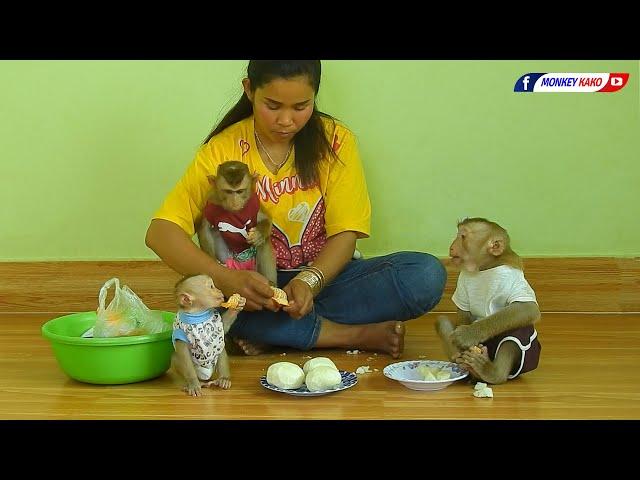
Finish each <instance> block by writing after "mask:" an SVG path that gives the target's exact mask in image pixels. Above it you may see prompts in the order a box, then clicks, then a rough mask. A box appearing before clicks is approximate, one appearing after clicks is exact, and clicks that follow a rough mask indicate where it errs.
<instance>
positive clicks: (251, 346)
mask: <svg viewBox="0 0 640 480" xmlns="http://www.w3.org/2000/svg"><path fill="white" fill-rule="evenodd" d="M224 345H225V349H226V350H227V353H228V354H229V355H260V354H261V353H265V352H268V351H270V350H273V347H271V346H270V345H267V344H262V343H251V342H249V341H248V340H244V339H242V338H232V337H229V336H226V337H225V338H224Z"/></svg>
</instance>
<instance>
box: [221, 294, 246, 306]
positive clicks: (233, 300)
mask: <svg viewBox="0 0 640 480" xmlns="http://www.w3.org/2000/svg"><path fill="white" fill-rule="evenodd" d="M241 298H242V297H241V296H240V294H239V293H234V294H233V295H231V296H230V297H229V300H227V301H226V302H223V303H221V304H220V306H221V307H224V308H231V309H236V308H238V305H239V304H240V299H241Z"/></svg>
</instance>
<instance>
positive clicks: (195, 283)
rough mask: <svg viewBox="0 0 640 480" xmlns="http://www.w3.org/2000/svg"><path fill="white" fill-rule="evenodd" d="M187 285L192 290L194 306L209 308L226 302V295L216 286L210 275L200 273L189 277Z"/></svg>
mask: <svg viewBox="0 0 640 480" xmlns="http://www.w3.org/2000/svg"><path fill="white" fill-rule="evenodd" d="M187 282H188V285H185V287H187V288H188V289H189V290H190V293H191V301H192V305H193V308H198V309H203V310H204V309H209V308H215V307H219V306H220V304H221V303H222V302H224V295H223V294H222V292H221V291H220V290H219V289H218V288H217V287H216V286H215V284H214V283H213V280H212V279H211V277H209V276H208V275H198V276H197V277H193V278H190V279H188V280H187V281H186V282H185V283H187Z"/></svg>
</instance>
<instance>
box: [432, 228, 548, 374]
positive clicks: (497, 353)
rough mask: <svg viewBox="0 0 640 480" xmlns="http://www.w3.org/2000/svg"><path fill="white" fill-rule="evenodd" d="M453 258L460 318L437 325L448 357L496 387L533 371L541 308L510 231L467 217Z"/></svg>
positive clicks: (537, 353)
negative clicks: (523, 268)
mask: <svg viewBox="0 0 640 480" xmlns="http://www.w3.org/2000/svg"><path fill="white" fill-rule="evenodd" d="M449 255H450V256H451V262H452V264H453V265H454V266H456V267H458V268H459V269H460V275H459V277H458V283H457V286H456V290H455V292H454V294H453V297H452V300H453V302H454V303H455V304H456V306H457V307H458V310H457V318H456V321H455V322H451V321H450V320H449V319H448V318H447V317H445V316H441V317H439V318H438V320H437V321H436V331H437V332H438V334H439V336H440V338H441V340H442V343H443V346H444V350H445V352H446V354H447V356H448V357H449V359H450V360H451V361H455V362H457V363H460V364H462V365H463V366H465V367H466V368H467V369H468V370H469V371H470V372H471V374H472V375H474V376H475V377H478V378H480V379H482V380H484V381H485V382H487V383H493V384H498V383H504V382H506V381H507V380H510V379H512V378H515V377H517V376H518V375H521V374H522V373H525V372H528V371H531V370H534V369H535V368H536V367H537V366H538V360H539V358H540V350H541V348H542V347H541V346H540V342H539V341H538V338H537V337H538V333H537V332H536V330H535V328H534V327H533V325H534V323H535V322H537V321H538V320H539V319H540V310H539V308H538V303H537V301H536V296H535V293H534V291H533V289H532V288H531V286H530V285H529V283H528V282H527V280H526V279H525V278H524V273H523V271H522V261H521V259H520V257H519V256H518V255H517V254H516V253H515V252H514V251H513V250H512V249H511V246H510V239H509V235H508V233H507V231H506V230H505V229H504V228H502V227H501V226H500V225H498V224H497V223H495V222H491V221H489V220H487V219H485V218H467V219H465V220H463V221H461V222H459V223H458V233H457V235H456V238H455V239H454V240H453V243H452V244H451V246H450V247H449Z"/></svg>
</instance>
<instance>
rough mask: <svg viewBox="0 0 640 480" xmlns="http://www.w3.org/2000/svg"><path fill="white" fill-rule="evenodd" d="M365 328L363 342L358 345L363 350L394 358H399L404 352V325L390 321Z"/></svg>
mask: <svg viewBox="0 0 640 480" xmlns="http://www.w3.org/2000/svg"><path fill="white" fill-rule="evenodd" d="M363 327H364V328H363V332H362V337H361V338H362V340H361V341H360V342H359V344H358V345H356V346H357V347H359V348H361V349H362V350H365V351H366V350H374V351H379V352H380V351H381V352H384V353H388V354H389V355H391V357H392V358H398V357H399V356H400V354H401V353H402V352H403V351H404V332H405V327H404V323H402V322H398V321H389V322H382V323H372V324H369V325H363Z"/></svg>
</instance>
